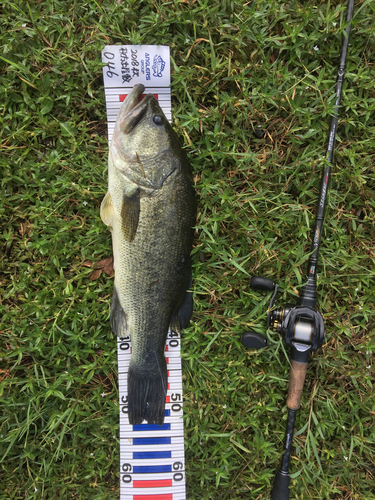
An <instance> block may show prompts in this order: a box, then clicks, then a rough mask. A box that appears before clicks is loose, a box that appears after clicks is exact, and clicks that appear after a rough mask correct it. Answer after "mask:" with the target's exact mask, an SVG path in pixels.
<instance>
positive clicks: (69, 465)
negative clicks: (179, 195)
mask: <svg viewBox="0 0 375 500" xmlns="http://www.w3.org/2000/svg"><path fill="white" fill-rule="evenodd" d="M0 9H1V11H0V12H1V28H2V29H1V34H0V39H1V51H0V68H1V72H0V79H1V80H0V102H1V110H0V111H1V112H0V127H1V148H2V154H1V159H0V161H1V186H2V198H1V207H0V215H1V245H2V250H1V257H2V258H1V264H0V266H1V267H0V296H1V299H0V300H1V309H0V311H1V312H0V315H1V324H0V331H1V335H0V343H1V345H0V361H1V363H0V389H1V390H0V392H1V399H0V403H1V413H0V434H1V439H0V457H1V458H0V461H1V463H0V484H1V487H0V499H1V500H3V499H4V500H8V499H17V500H18V499H41V498H43V499H48V500H52V499H61V500H66V499H68V498H69V499H70V498H71V499H82V500H86V499H92V500H103V499H111V500H112V499H118V498H119V440H118V435H119V429H118V406H117V398H118V386H117V361H116V342H115V339H114V337H113V335H112V334H111V332H110V326H109V304H110V296H111V291H112V287H113V277H109V276H107V275H106V274H104V273H102V275H101V276H100V277H99V278H98V279H96V280H92V281H90V279H89V277H90V274H91V272H92V270H91V269H90V268H88V267H86V266H84V265H83V263H84V262H85V261H86V260H91V261H93V262H97V261H100V260H102V259H105V258H108V257H110V255H111V242H110V235H109V233H108V231H107V230H106V228H105V226H104V225H103V223H102V222H101V220H100V217H99V206H100V202H101V200H102V198H103V195H104V194H105V192H106V184H107V173H106V163H107V152H108V143H107V137H106V126H105V121H106V108H105V101H104V89H103V81H102V76H101V66H102V64H101V62H100V51H101V50H102V48H103V47H104V46H105V45H106V44H118V43H129V44H134V43H144V44H165V45H169V46H170V47H171V56H172V70H173V71H172V104H173V117H174V119H173V122H174V126H175V129H176V130H177V132H178V134H179V136H180V138H181V141H182V142H183V144H184V145H185V147H186V150H187V153H188V155H189V158H190V160H191V164H192V167H193V170H194V176H195V180H196V190H197V198H198V203H199V205H198V214H197V226H196V238H195V246H194V251H193V265H194V299H195V311H194V316H193V318H192V322H191V326H190V327H189V328H188V329H187V330H186V332H185V335H184V339H183V354H182V357H183V377H184V394H185V416H186V419H185V422H186V425H185V428H186V460H187V490H188V498H189V500H195V499H196V500H202V499H203V500H211V499H212V500H219V499H220V500H229V499H250V498H251V499H267V498H269V492H270V486H271V483H272V478H273V475H274V471H275V470H276V468H277V466H278V463H279V459H280V455H281V451H282V446H283V438H284V428H285V421H286V407H285V399H286V391H287V378H288V356H287V353H286V351H285V348H284V345H283V343H282V341H281V339H280V338H279V336H278V334H275V333H272V332H270V333H269V337H270V341H271V345H270V347H269V348H268V349H266V350H262V351H258V352H252V351H246V350H245V348H244V347H243V346H242V344H241V342H240V338H241V333H242V332H243V331H245V330H248V329H250V328H256V329H257V331H259V332H264V331H265V327H266V317H265V312H266V308H267V304H268V301H269V296H268V295H263V294H260V293H257V292H254V291H251V290H250V288H249V279H250V276H253V275H262V276H266V277H269V278H272V279H274V280H275V281H277V282H278V283H279V284H280V290H281V292H280V295H279V300H280V303H282V302H286V301H288V302H291V301H293V300H296V298H297V296H298V289H299V287H300V285H301V284H302V283H303V279H304V278H303V276H304V272H305V266H306V256H307V254H308V252H309V247H310V243H309V242H310V233H311V228H312V225H313V221H314V213H315V204H316V202H317V194H318V186H319V181H320V173H321V168H322V162H321V158H322V156H323V155H324V152H325V148H326V141H327V132H328V127H329V121H330V115H331V114H332V110H333V104H334V83H335V78H336V71H337V63H338V55H339V51H340V43H341V33H342V29H343V19H344V18H345V3H344V2H342V3H340V2H338V1H336V0H335V1H331V2H328V3H325V2H322V1H321V0H318V1H315V2H313V1H311V0H306V1H297V0H290V1H289V2H283V1H280V0H259V1H258V2H245V3H243V2H239V1H238V0H233V1H231V2H229V1H227V0H223V1H221V2H210V1H208V0H192V1H190V2H189V1H188V0H185V1H177V0H172V1H170V2H165V3H162V2H159V1H155V2H150V1H143V2H140V1H135V0H129V1H126V0H119V1H111V2H109V1H107V0H104V1H102V2H96V1H94V2H84V1H83V0H75V1H73V2H70V1H69V2H68V1H59V0H56V1H53V0H46V1H43V2H38V1H32V0H30V1H29V2H26V1H23V0H19V1H17V2H11V1H7V0H4V2H3V4H2V7H0ZM374 15H375V8H374V3H373V2H371V1H369V0H363V1H360V2H359V1H357V2H356V5H355V16H354V19H353V23H352V33H351V39H350V48H349V54H348V61H347V74H346V78H345V84H344V93H343V98H342V106H341V111H340V123H339V127H338V135H337V147H336V161H335V165H334V168H333V172H332V179H331V190H330V193H329V200H328V210H327V215H326V224H325V228H324V234H323V244H322V248H321V253H320V255H321V258H320V267H319V273H318V274H319V281H318V307H319V310H320V311H321V312H322V314H323V316H324V318H325V323H326V330H327V342H326V344H325V346H324V347H323V349H322V351H321V352H320V353H318V354H316V355H315V357H314V358H313V360H312V361H311V363H310V365H309V369H308V375H307V382H306V386H305V391H304V395H303V402H302V407H301V410H300V412H299V414H298V417H297V424H296V437H295V440H294V444H295V447H294V448H293V454H292V455H293V456H292V460H291V473H292V478H293V479H292V488H293V495H292V497H293V498H297V499H361V500H362V499H365V500H370V499H374V498H375V496H374V493H373V492H374V484H375V462H374V445H375V425H374V419H375V397H374V383H375V377H374V372H375V363H374V351H375V347H374V346H375V343H374V341H375V335H374V308H375V298H374V297H375V266H374V260H375V259H374V251H375V250H374V249H375V231H374V217H375V201H374V200H375V191H374V189H375V174H374V163H375V91H374V80H375V44H374V35H375V29H374ZM314 47H317V48H318V49H317V50H315V49H314ZM257 127H258V128H261V129H262V130H264V131H265V135H264V137H263V138H262V139H259V138H257V137H256V135H255V134H254V131H255V130H256V128H257ZM258 135H259V134H258ZM371 365H372V366H371Z"/></svg>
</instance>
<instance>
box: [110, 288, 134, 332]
mask: <svg viewBox="0 0 375 500" xmlns="http://www.w3.org/2000/svg"><path fill="white" fill-rule="evenodd" d="M110 321H111V329H112V332H113V333H114V334H115V335H117V336H118V337H120V338H123V337H128V336H129V335H130V332H129V329H128V324H127V321H126V314H125V312H124V309H123V308H122V306H121V304H120V300H119V298H118V294H117V290H116V287H114V288H113V295H112V302H111V319H110Z"/></svg>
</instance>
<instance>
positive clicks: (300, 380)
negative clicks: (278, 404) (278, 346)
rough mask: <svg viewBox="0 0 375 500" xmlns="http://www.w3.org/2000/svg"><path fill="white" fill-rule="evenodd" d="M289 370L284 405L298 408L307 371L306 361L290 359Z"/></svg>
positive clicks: (290, 408) (292, 408)
mask: <svg viewBox="0 0 375 500" xmlns="http://www.w3.org/2000/svg"><path fill="white" fill-rule="evenodd" d="M291 361H292V362H291V366H290V371H289V390H288V399H287V400H286V405H287V407H288V408H289V410H299V407H300V406H301V398H302V391H303V385H304V383H305V377H306V372H307V363H299V362H298V361H294V360H293V359H292V360H291Z"/></svg>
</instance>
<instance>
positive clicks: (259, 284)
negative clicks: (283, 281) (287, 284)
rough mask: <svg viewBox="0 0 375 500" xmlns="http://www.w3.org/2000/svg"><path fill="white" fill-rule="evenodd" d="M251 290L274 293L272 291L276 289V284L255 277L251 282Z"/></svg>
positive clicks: (266, 279)
mask: <svg viewBox="0 0 375 500" xmlns="http://www.w3.org/2000/svg"><path fill="white" fill-rule="evenodd" d="M250 288H252V289H253V290H265V291H269V292H272V290H273V289H274V288H275V283H274V282H273V281H272V280H269V279H268V278H262V277H261V276H253V277H252V278H251V280H250Z"/></svg>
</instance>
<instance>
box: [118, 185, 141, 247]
mask: <svg viewBox="0 0 375 500" xmlns="http://www.w3.org/2000/svg"><path fill="white" fill-rule="evenodd" d="M140 211H141V201H140V196H139V189H136V190H135V191H133V192H132V193H131V194H128V195H124V198H123V200H122V207H121V229H122V234H123V235H124V238H125V240H126V241H129V242H130V241H133V240H134V237H135V233H136V232H137V227H138V222H139V212H140Z"/></svg>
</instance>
